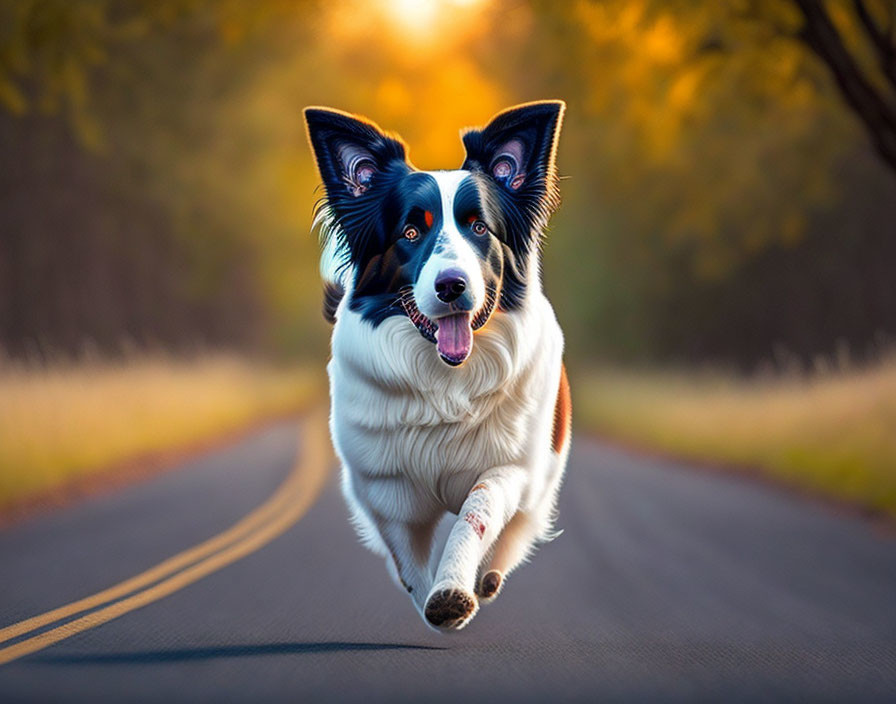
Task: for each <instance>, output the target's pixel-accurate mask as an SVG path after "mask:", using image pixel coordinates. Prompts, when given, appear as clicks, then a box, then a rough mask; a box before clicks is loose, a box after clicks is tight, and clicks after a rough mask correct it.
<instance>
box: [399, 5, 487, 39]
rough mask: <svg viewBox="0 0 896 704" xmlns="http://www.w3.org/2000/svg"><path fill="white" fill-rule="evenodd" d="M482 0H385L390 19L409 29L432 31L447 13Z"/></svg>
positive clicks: (465, 7) (464, 8)
mask: <svg viewBox="0 0 896 704" xmlns="http://www.w3.org/2000/svg"><path fill="white" fill-rule="evenodd" d="M479 1H480V0H385V6H386V7H385V9H386V11H387V13H388V14H389V16H390V19H391V20H392V21H393V22H395V23H397V24H398V25H401V26H403V27H404V28H405V29H408V30H415V31H417V32H431V31H432V30H434V29H435V27H436V25H437V21H438V20H440V19H441V18H442V16H443V15H445V14H446V13H450V12H452V11H457V10H466V9H468V8H471V7H472V6H473V5H476V4H478V3H479Z"/></svg>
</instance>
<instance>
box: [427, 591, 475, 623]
mask: <svg viewBox="0 0 896 704" xmlns="http://www.w3.org/2000/svg"><path fill="white" fill-rule="evenodd" d="M478 608H479V602H478V601H477V600H476V596H475V595H474V594H471V593H470V592H468V591H467V590H466V589H461V588H457V587H446V588H436V589H433V591H432V593H430V595H429V598H428V599H427V600H426V607H425V608H424V610H423V614H424V616H425V617H426V620H427V621H428V622H429V624H430V625H431V626H434V627H435V628H438V629H439V630H440V631H457V630H460V629H461V628H463V627H464V626H466V625H467V624H468V623H469V622H470V620H471V619H472V618H473V616H475V615H476V611H477V609H478Z"/></svg>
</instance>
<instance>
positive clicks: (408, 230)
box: [402, 225, 420, 242]
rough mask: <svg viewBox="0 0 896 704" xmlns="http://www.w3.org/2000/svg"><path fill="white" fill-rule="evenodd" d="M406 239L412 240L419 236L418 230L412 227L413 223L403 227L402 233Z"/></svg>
mask: <svg viewBox="0 0 896 704" xmlns="http://www.w3.org/2000/svg"><path fill="white" fill-rule="evenodd" d="M402 234H403V235H404V238H405V239H406V240H411V242H413V241H414V240H415V239H417V238H418V237H419V236H420V231H419V230H418V229H417V228H416V227H414V226H413V225H408V226H407V227H405V228H404V232H403V233H402Z"/></svg>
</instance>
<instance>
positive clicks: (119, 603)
mask: <svg viewBox="0 0 896 704" xmlns="http://www.w3.org/2000/svg"><path fill="white" fill-rule="evenodd" d="M330 463H331V453H330V446H329V441H328V439H327V433H326V414H325V412H324V411H322V410H316V411H314V412H312V413H311V414H310V415H309V417H308V418H307V420H306V422H305V425H304V428H303V432H302V443H301V445H300V459H299V461H297V462H296V465H295V467H294V468H293V469H292V471H291V472H290V474H289V476H288V477H287V478H286V479H285V480H284V481H283V483H282V484H281V485H280V486H279V487H278V488H277V491H276V492H274V494H272V495H271V497H270V498H269V499H268V500H267V501H265V503H263V504H262V505H261V506H259V507H258V508H256V509H255V510H254V511H252V512H251V513H250V514H248V515H247V516H245V517H244V518H243V519H242V520H240V521H239V522H238V523H236V524H234V525H233V526H231V527H230V528H228V529H227V530H225V531H224V532H223V533H219V534H218V535H216V536H214V537H213V538H210V539H208V540H206V541H205V542H203V543H200V544H199V545H196V546H195V547H192V548H189V549H188V550H184V551H183V552H181V553H178V554H177V555H175V556H174V557H170V558H168V559H167V560H165V561H164V562H161V563H159V564H158V565H156V566H155V567H152V568H150V569H148V570H146V571H145V572H141V573H140V574H138V575H137V576H135V577H131V578H130V579H126V580H125V581H123V582H120V583H118V584H116V585H115V586H113V587H109V588H108V589H104V590H103V591H101V592H98V593H97V594H94V595H92V596H89V597H86V598H84V599H79V600H78V601H73V602H72V603H70V604H66V605H65V606H61V607H59V608H58V609H53V610H52V611H47V612H46V613H43V614H40V615H38V616H33V617H31V618H28V619H25V620H24V621H19V622H18V623H14V624H12V625H10V626H6V627H5V628H0V645H2V644H3V643H6V642H8V641H10V640H13V639H15V638H18V637H20V636H23V635H25V634H27V633H31V632H32V631H35V630H37V629H40V628H43V627H44V626H49V625H51V624H53V623H57V622H58V621H63V620H65V619H67V618H70V617H72V616H76V615H77V614H80V613H82V612H84V611H89V610H91V609H97V610H96V611H91V613H89V614H86V615H84V616H80V617H79V618H75V619H74V620H71V621H67V622H66V623H63V624H62V625H59V626H56V627H55V628H51V629H50V630H47V631H44V632H43V633H39V634H37V635H34V636H31V637H30V638H26V639H24V640H21V641H19V642H18V643H14V644H12V645H8V646H6V647H0V665H3V664H5V663H8V662H10V661H12V660H16V659H17V658H21V657H23V656H25V655H29V654H30V653H33V652H35V651H38V650H42V649H43V648H46V647H48V646H51V645H53V644H54V643H58V642H59V641H61V640H65V639H66V638H70V637H71V636H73V635H76V634H78V633H81V632H82V631H86V630H88V629H91V628H95V627H96V626H99V625H101V624H104V623H107V622H108V621H111V620H112V619H115V618H118V617H119V616H123V615H124V614H126V613H128V612H130V611H133V610H134V609H139V608H140V607H142V606H146V605H147V604H151V603H152V602H154V601H158V600H159V599H162V598H163V597H166V596H168V595H169V594H173V593H174V592H176V591H178V590H180V589H183V588H184V587H186V586H188V585H190V584H192V583H193V582H195V581H197V580H199V579H202V578H203V577H205V576H207V575H209V574H211V573H212V572H216V571H217V570H220V569H221V568H223V567H226V566H227V565H229V564H231V563H233V562H236V561H237V560H239V559H241V558H243V557H245V556H246V555H249V554H251V553H253V552H255V551H256V550H258V549H260V548H262V547H264V546H265V545H267V544H268V543H269V542H271V541H272V540H273V539H274V538H276V537H277V536H278V535H280V534H281V533H283V532H284V531H285V530H287V529H288V528H289V527H290V526H292V525H293V524H294V523H296V521H298V520H299V519H300V518H301V517H302V516H303V515H304V513H305V511H307V510H308V507H309V506H311V504H312V503H313V502H314V500H315V499H316V498H317V495H318V494H319V493H320V490H321V488H322V487H323V483H324V480H325V479H326V477H327V471H328V469H329V467H330ZM122 597H124V598H122ZM97 607H102V608H97Z"/></svg>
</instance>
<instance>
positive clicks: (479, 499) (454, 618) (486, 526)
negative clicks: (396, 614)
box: [424, 466, 526, 630]
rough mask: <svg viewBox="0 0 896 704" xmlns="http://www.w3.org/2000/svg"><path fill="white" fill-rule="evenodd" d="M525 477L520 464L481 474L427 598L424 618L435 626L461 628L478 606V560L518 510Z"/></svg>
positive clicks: (462, 507)
mask: <svg viewBox="0 0 896 704" xmlns="http://www.w3.org/2000/svg"><path fill="white" fill-rule="evenodd" d="M525 480H526V474H525V471H524V470H523V469H522V468H520V467H516V466H506V467H496V468H494V469H490V470H488V471H487V472H485V473H483V474H482V475H480V477H479V480H478V482H477V483H476V485H475V486H474V487H473V488H472V489H471V490H470V493H469V494H468V495H467V498H466V500H465V501H464V503H463V506H461V509H460V512H459V513H458V517H457V521H456V522H455V524H454V526H453V527H452V529H451V533H450V535H449V536H448V542H447V543H446V544H445V551H444V552H443V553H442V559H441V561H440V562H439V568H438V570H437V571H436V577H435V583H434V585H433V587H432V590H431V591H430V592H429V596H428V597H427V599H426V607H425V609H424V614H425V616H426V620H427V621H428V622H429V623H430V624H431V625H433V626H435V627H436V628H440V629H444V630H453V629H459V628H463V627H464V626H465V625H467V623H469V622H470V620H471V619H472V618H473V616H475V615H476V610H477V609H478V608H479V602H478V601H477V599H476V595H475V583H476V573H477V571H478V569H479V564H480V562H481V561H482V559H483V557H484V556H485V554H486V552H487V551H488V549H489V548H490V547H491V545H492V543H494V541H495V539H496V538H497V537H498V536H499V535H500V534H501V531H502V530H503V528H504V526H505V525H506V524H507V522H508V521H509V520H510V519H511V517H512V516H513V515H514V514H515V513H516V510H517V508H518V506H519V503H520V496H521V495H522V490H523V485H524V483H525Z"/></svg>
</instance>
